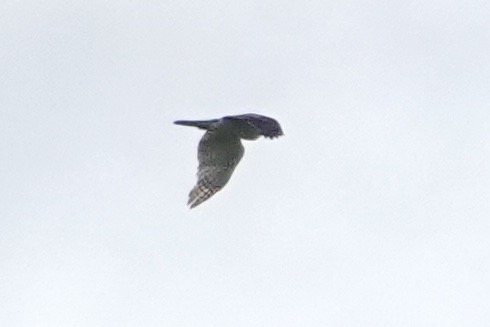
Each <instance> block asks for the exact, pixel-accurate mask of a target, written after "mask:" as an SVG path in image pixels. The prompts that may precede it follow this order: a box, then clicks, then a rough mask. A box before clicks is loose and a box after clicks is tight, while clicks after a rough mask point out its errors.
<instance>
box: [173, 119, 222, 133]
mask: <svg viewBox="0 0 490 327" xmlns="http://www.w3.org/2000/svg"><path fill="white" fill-rule="evenodd" d="M218 121H219V119H210V120H176V121H174V124H176V125H183V126H193V127H197V128H200V129H206V130H207V129H209V127H210V126H211V125H212V124H214V123H217V122H218Z"/></svg>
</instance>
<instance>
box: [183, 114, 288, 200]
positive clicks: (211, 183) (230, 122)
mask: <svg viewBox="0 0 490 327" xmlns="http://www.w3.org/2000/svg"><path fill="white" fill-rule="evenodd" d="M175 124H177V125H184V126H193V127H197V128H200V129H204V130H206V133H204V136H203V137H202V138H201V140H200V141H199V146H198V151H197V157H198V161H199V166H198V171H197V184H196V186H194V188H193V189H192V190H191V192H190V193H189V201H188V202H187V204H188V205H189V206H190V207H191V208H194V207H196V206H198V205H199V204H201V203H203V202H204V201H206V200H207V199H209V198H210V197H211V196H213V195H214V194H215V193H216V192H218V191H220V190H221V189H222V188H223V187H224V186H225V185H226V183H227V182H228V181H229V180H230V178H231V175H232V174H233V171H234V170H235V168H236V166H237V165H238V163H239V162H240V160H241V159H242V157H243V153H244V148H243V145H242V143H241V139H246V140H255V139H257V138H258V137H260V136H264V137H269V138H274V137H279V136H281V135H283V133H282V129H281V126H280V125H279V123H278V122H277V121H276V120H274V119H272V118H269V117H266V116H261V115H257V114H245V115H238V116H225V117H223V118H221V119H211V120H178V121H175Z"/></svg>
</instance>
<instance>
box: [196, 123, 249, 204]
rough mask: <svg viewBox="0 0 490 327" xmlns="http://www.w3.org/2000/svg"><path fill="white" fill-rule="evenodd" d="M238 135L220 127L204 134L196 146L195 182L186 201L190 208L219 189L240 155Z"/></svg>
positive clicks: (229, 175) (223, 184)
mask: <svg viewBox="0 0 490 327" xmlns="http://www.w3.org/2000/svg"><path fill="white" fill-rule="evenodd" d="M243 153H244V149H243V146H242V144H241V142H240V138H239V137H237V136H236V135H232V134H229V133H222V132H221V131H220V130H213V131H208V132H206V133H205V134H204V136H203V137H202V139H201V141H200V142H199V147H198V159H199V167H198V171H197V184H196V186H194V188H193V189H192V190H191V192H190V193H189V201H188V202H187V204H188V205H190V207H191V208H194V207H196V206H198V205H199V204H201V203H202V202H204V201H206V200H207V199H209V198H210V197H211V196H213V195H214V194H215V193H216V192H218V191H219V190H221V189H222V188H223V187H224V186H225V185H226V183H227V182H228V181H229V180H230V177H231V175H232V174H233V171H234V170H235V167H236V166H237V165H238V163H239V162H240V159H241V158H242V157H243Z"/></svg>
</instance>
